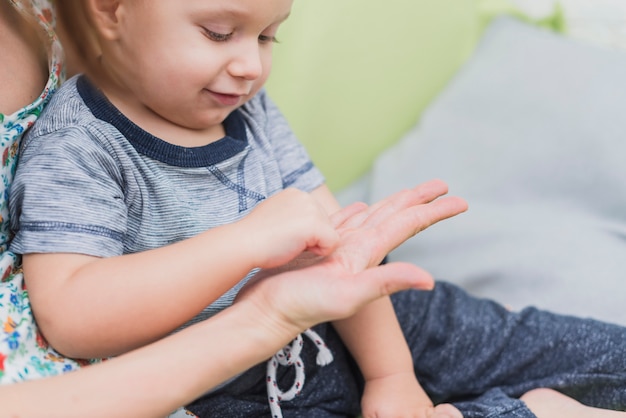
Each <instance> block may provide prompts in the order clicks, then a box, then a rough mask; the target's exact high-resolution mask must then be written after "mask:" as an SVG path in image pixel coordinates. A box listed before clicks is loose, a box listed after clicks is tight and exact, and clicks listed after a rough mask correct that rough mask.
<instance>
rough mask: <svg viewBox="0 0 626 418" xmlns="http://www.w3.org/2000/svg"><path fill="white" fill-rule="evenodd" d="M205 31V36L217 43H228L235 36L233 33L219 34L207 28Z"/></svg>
mask: <svg viewBox="0 0 626 418" xmlns="http://www.w3.org/2000/svg"><path fill="white" fill-rule="evenodd" d="M203 29H204V34H205V35H206V36H207V38H209V39H210V40H212V41H215V42H226V41H227V40H229V39H230V38H231V36H233V33H232V32H230V33H218V32H214V31H212V30H210V29H207V28H203Z"/></svg>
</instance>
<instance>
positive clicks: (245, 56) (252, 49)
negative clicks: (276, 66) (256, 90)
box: [228, 42, 263, 80]
mask: <svg viewBox="0 0 626 418" xmlns="http://www.w3.org/2000/svg"><path fill="white" fill-rule="evenodd" d="M228 70H229V72H230V73H231V75H232V76H234V77H242V78H245V79H247V80H256V79H257V78H259V77H260V76H261V74H262V73H263V63H262V59H261V50H260V48H259V43H258V42H247V43H246V44H242V45H240V48H239V51H238V53H237V55H236V56H235V57H234V59H233V60H232V61H231V63H230V65H229V68H228Z"/></svg>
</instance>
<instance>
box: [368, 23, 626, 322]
mask: <svg viewBox="0 0 626 418" xmlns="http://www.w3.org/2000/svg"><path fill="white" fill-rule="evenodd" d="M625 73H626V54H624V53H623V52H621V51H611V50H606V49H600V48H598V47H595V46H593V45H587V44H584V43H581V42H579V41H575V40H572V39H568V38H566V37H563V36H560V35H558V34H555V33H553V32H549V31H546V30H542V29H538V28H536V27H533V26H530V25H527V24H524V23H521V22H519V21H516V20H513V19H509V18H500V19H498V20H496V21H495V22H494V23H493V24H492V25H491V26H490V27H489V28H488V29H487V31H486V33H485V35H484V38H483V39H482V41H481V42H480V44H479V46H478V48H477V49H476V51H475V54H474V55H473V57H472V58H471V59H470V60H469V61H468V62H467V64H466V65H465V66H464V67H463V68H462V69H461V71H460V72H459V73H458V74H457V76H456V77H455V78H454V79H453V80H452V81H451V83H450V84H449V85H448V86H447V88H446V89H445V90H444V91H443V93H442V94H441V95H440V96H439V97H438V98H437V99H436V100H435V101H434V102H433V103H432V104H431V105H430V107H429V108H428V109H427V111H426V112H425V113H424V115H423V117H422V119H421V120H420V122H419V123H418V124H417V125H415V127H414V128H413V129H412V130H411V131H410V132H408V133H407V135H406V136H405V137H404V138H403V140H402V141H401V142H400V143H398V144H397V145H396V146H394V147H393V148H391V149H389V150H388V151H387V152H386V153H384V154H383V155H381V156H380V157H379V158H378V160H377V162H376V164H375V166H374V169H373V170H372V172H371V174H370V179H369V183H368V186H369V191H370V193H371V194H370V198H371V200H372V201H376V200H378V199H380V198H381V197H383V196H385V195H388V194H389V193H391V192H393V191H395V190H398V189H401V188H405V187H412V186H413V185H415V184H418V183H420V182H422V181H425V180H428V179H431V178H441V179H443V180H445V181H446V182H447V183H448V184H449V186H450V193H451V194H455V195H459V196H462V197H463V198H465V199H467V201H468V203H469V211H468V212H467V213H465V214H462V215H460V216H457V217H455V218H454V219H451V220H447V221H446V222H443V223H441V224H438V225H435V226H434V227H432V228H429V229H428V230H426V231H424V232H422V233H420V234H419V236H418V237H416V238H414V239H412V240H410V241H408V242H407V243H405V244H403V245H402V246H401V247H400V248H398V249H397V250H396V251H394V252H393V253H392V254H391V256H390V259H391V260H405V261H410V262H413V263H415V264H418V265H420V266H422V267H424V268H425V269H427V270H428V271H430V272H431V273H432V274H434V275H435V276H436V277H441V278H445V279H446V280H450V281H453V282H454V283H457V284H459V285H461V286H462V287H464V288H466V289H468V290H469V291H470V292H472V293H473V294H476V295H479V296H484V297H488V298H493V299H496V300H498V301H500V302H501V303H504V304H506V305H510V306H512V307H514V308H521V307H524V306H527V305H536V306H538V307H540V308H544V309H550V310H553V311H557V312H561V313H568V314H575V315H582V316H592V317H594V318H598V319H602V320H606V321H613V322H618V323H621V324H626V309H624V301H625V300H626V299H625V295H626V281H625V280H624V271H626V257H624V253H625V251H626V210H625V209H626V187H625V186H626V182H624V179H625V178H626V165H624V162H623V156H624V155H626V141H624V132H626V119H625V118H624V117H623V115H622V110H623V109H624V108H626V84H625V83H624V81H623V77H624V74H625Z"/></svg>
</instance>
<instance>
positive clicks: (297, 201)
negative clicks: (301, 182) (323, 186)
mask: <svg viewBox="0 0 626 418" xmlns="http://www.w3.org/2000/svg"><path fill="white" fill-rule="evenodd" d="M241 225H242V226H243V231H242V240H245V242H246V243H248V244H249V245H250V247H249V248H250V249H251V250H252V251H253V253H254V254H253V255H254V257H255V258H256V259H257V260H258V263H257V266H258V267H261V268H272V267H277V266H281V265H283V264H285V263H287V262H289V261H291V260H292V259H293V258H294V257H296V256H298V255H300V254H301V253H303V252H305V251H308V252H310V253H313V254H315V255H318V256H324V255H328V254H330V253H331V252H332V251H333V250H334V249H335V247H336V246H337V244H338V243H339V234H338V233H337V231H336V230H335V228H334V225H333V224H332V223H331V221H330V218H329V216H328V215H327V214H326V212H325V211H324V209H323V208H322V206H321V205H320V204H319V203H318V202H317V200H316V199H315V198H314V197H313V196H311V195H310V194H309V193H305V192H302V191H300V190H297V189H286V190H283V191H281V192H280V193H278V194H276V195H274V196H272V197H270V198H268V199H267V200H265V201H264V202H262V203H261V204H260V205H258V206H257V207H256V208H255V209H254V210H253V211H252V212H251V213H250V214H249V215H248V216H247V217H246V218H244V219H243V220H242V221H241Z"/></svg>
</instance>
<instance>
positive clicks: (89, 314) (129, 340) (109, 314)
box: [23, 189, 338, 358]
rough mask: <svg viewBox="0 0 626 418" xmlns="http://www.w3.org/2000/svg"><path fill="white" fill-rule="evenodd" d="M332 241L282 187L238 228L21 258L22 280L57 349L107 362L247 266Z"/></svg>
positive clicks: (310, 209)
mask: <svg viewBox="0 0 626 418" xmlns="http://www.w3.org/2000/svg"><path fill="white" fill-rule="evenodd" d="M337 240H338V236H337V232H336V231H335V229H334V228H333V226H332V224H331V223H330V221H329V219H328V216H327V215H326V214H325V213H324V211H323V210H322V209H321V208H320V206H319V204H318V203H317V202H316V201H315V200H314V199H313V198H311V196H310V195H309V194H307V193H304V192H300V191H297V190H294V189H290V190H286V191H283V192H281V193H279V194H277V195H276V196H273V197H271V198H269V199H267V200H266V201H265V202H263V203H262V204H260V205H259V206H258V207H257V208H255V210H254V211H252V213H251V214H250V215H249V216H247V217H245V218H244V219H242V220H241V221H239V222H235V223H233V224H229V225H225V226H223V227H219V228H215V229H212V230H210V231H207V232H205V233H202V234H200V235H198V236H196V237H193V238H190V239H187V240H184V241H181V242H178V243H176V244H172V245H168V246H165V247H162V248H158V249H154V250H150V251H145V252H142V253H136V254H130V255H123V256H118V257H111V258H96V257H91V256H85V255H77V254H30V255H25V256H24V260H23V265H24V276H25V280H26V282H27V286H28V289H29V293H30V297H31V301H32V306H33V310H34V313H35V315H36V317H37V321H38V323H39V326H40V328H41V330H42V332H43V333H44V335H45V336H46V338H47V339H48V340H49V342H50V343H51V344H52V346H54V347H55V349H57V350H58V351H60V352H61V353H63V354H65V355H67V356H70V357H79V358H84V357H87V358H89V357H107V356H112V355H118V354H120V353H123V352H126V351H129V350H131V349H133V348H136V347H139V346H142V345H144V344H146V343H149V342H151V341H154V340H157V339H159V338H162V337H163V336H165V335H167V334H168V333H170V332H172V331H173V330H174V329H176V328H177V327H179V326H180V325H182V324H184V323H185V322H187V321H188V320H190V319H191V318H193V317H194V316H195V315H197V314H198V313H200V311H202V309H204V308H205V307H206V306H208V305H209V304H210V303H211V302H213V301H214V300H215V299H217V298H218V297H219V296H220V295H222V294H223V293H224V292H225V291H227V290H228V289H230V288H231V287H232V286H234V285H235V284H236V283H238V282H239V281H240V280H241V279H242V278H243V277H244V276H245V275H246V274H247V273H248V272H249V271H250V270H251V269H253V268H255V267H274V266H279V265H282V264H283V263H285V262H287V261H289V260H290V259H291V258H293V257H295V256H296V255H297V254H299V253H301V252H302V251H305V250H309V251H312V252H315V253H319V254H320V255H324V254H328V253H329V252H331V251H332V250H333V249H334V247H335V245H336V244H337Z"/></svg>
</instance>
